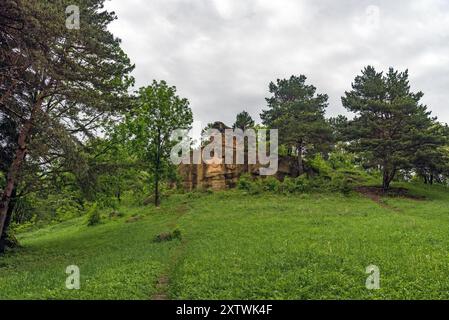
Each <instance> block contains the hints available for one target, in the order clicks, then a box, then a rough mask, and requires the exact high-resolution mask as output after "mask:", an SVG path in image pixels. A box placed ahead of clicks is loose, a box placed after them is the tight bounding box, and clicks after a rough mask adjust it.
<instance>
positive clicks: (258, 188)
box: [237, 174, 263, 194]
mask: <svg viewBox="0 0 449 320" xmlns="http://www.w3.org/2000/svg"><path fill="white" fill-rule="evenodd" d="M237 188H238V189H240V190H245V191H247V192H248V193H249V194H259V193H261V192H262V191H263V187H262V184H261V183H260V180H259V179H252V178H251V176H250V175H249V174H244V175H242V176H241V177H240V179H239V181H238V183H237Z"/></svg>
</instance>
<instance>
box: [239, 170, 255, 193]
mask: <svg viewBox="0 0 449 320" xmlns="http://www.w3.org/2000/svg"><path fill="white" fill-rule="evenodd" d="M251 183H252V180H251V176H250V175H249V174H247V173H245V174H243V175H241V176H240V178H239V180H238V182H237V188H238V189H240V190H245V191H249V189H251Z"/></svg>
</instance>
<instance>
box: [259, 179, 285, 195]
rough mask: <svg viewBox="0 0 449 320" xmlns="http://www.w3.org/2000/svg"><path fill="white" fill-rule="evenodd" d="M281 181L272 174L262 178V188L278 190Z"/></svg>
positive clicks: (272, 190) (270, 190)
mask: <svg viewBox="0 0 449 320" xmlns="http://www.w3.org/2000/svg"><path fill="white" fill-rule="evenodd" d="M280 185H281V183H280V182H279V180H278V179H276V178H275V177H272V176H268V177H266V178H265V179H262V189H263V190H264V191H269V192H278V191H279V190H280Z"/></svg>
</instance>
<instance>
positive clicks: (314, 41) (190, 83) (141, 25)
mask: <svg viewBox="0 0 449 320" xmlns="http://www.w3.org/2000/svg"><path fill="white" fill-rule="evenodd" d="M107 8H108V9H110V10H113V11H115V12H116V13H117V15H118V20H117V21H115V22H114V23H113V24H112V25H111V30H112V32H113V33H114V34H115V35H116V36H118V37H119V38H121V39H122V41H123V47H124V49H125V51H126V52H127V53H128V55H129V56H130V58H131V59H132V60H133V62H135V63H136V70H135V72H134V75H135V77H136V80H137V86H143V85H146V84H149V83H151V81H152V79H165V80H167V81H168V82H169V83H170V84H172V85H176V86H177V88H178V91H179V93H180V94H181V95H182V96H185V97H187V98H189V100H190V101H191V106H192V109H193V111H194V116H195V119H196V120H200V121H202V122H203V123H206V122H210V121H214V120H222V121H225V122H226V123H232V121H233V120H234V118H235V115H236V114H237V113H238V112H240V111H241V110H242V109H246V110H247V111H248V112H250V113H251V114H252V116H253V117H254V118H256V119H258V115H259V113H260V111H261V110H262V109H263V108H264V107H265V99H264V98H265V97H266V96H268V83H269V82H270V81H273V80H276V79H277V78H281V77H288V76H290V75H291V74H296V75H298V74H305V75H306V76H307V77H308V79H309V81H310V83H312V84H314V85H315V86H317V88H318V92H322V93H327V94H329V96H330V107H329V112H328V114H329V115H336V114H338V113H345V110H344V108H343V107H342V106H341V102H340V97H341V95H342V94H343V93H344V91H345V90H348V89H350V85H351V82H352V81H353V79H354V77H355V76H356V75H357V74H359V73H360V70H361V69H362V68H363V67H364V66H366V65H367V64H372V65H374V66H375V67H376V68H378V69H383V70H386V69H387V68H388V67H389V66H393V67H395V68H398V69H401V70H402V69H405V68H409V70H410V78H411V85H412V88H413V89H414V90H416V91H418V90H422V91H423V92H424V93H425V97H424V102H425V103H426V104H427V105H428V106H429V108H430V109H431V110H432V111H433V114H434V115H437V116H438V117H439V118H440V119H441V120H443V121H446V122H449V109H448V108H446V105H445V104H446V101H447V100H448V98H449V93H448V88H449V73H448V71H449V61H448V58H447V57H449V41H448V40H449V31H448V30H449V3H448V2H447V1H444V0H399V1H387V0H377V1H376V0H373V1H366V0H341V1H333V0H321V1H313V0H303V1H299V0H281V1H270V0H245V1H242V0H192V1H187V0H152V1H145V0H127V1H123V0H112V1H109V2H107Z"/></svg>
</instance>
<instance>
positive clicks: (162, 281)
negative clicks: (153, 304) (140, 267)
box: [151, 275, 168, 300]
mask: <svg viewBox="0 0 449 320" xmlns="http://www.w3.org/2000/svg"><path fill="white" fill-rule="evenodd" d="M167 287H168V277H167V276H166V275H161V276H160V277H159V279H158V280H157V284H156V288H157V293H155V294H154V295H153V296H152V297H151V300H168V296H167Z"/></svg>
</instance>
